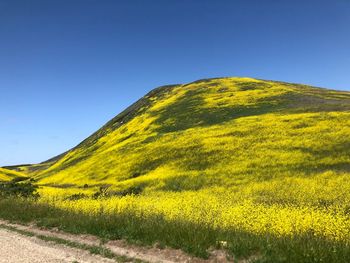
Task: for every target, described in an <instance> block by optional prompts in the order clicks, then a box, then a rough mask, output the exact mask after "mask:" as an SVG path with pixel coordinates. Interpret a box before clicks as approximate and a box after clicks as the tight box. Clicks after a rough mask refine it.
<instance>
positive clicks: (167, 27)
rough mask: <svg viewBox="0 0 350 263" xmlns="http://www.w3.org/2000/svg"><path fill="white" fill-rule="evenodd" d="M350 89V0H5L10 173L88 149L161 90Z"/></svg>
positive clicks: (0, 62)
mask: <svg viewBox="0 0 350 263" xmlns="http://www.w3.org/2000/svg"><path fill="white" fill-rule="evenodd" d="M219 76H250V77H257V78H263V79H274V80H283V81H289V82H298V83H307V84H311V85H315V86H322V87H329V88H334V89H344V90H350V1H348V0H328V1H322V0H314V1H313V0H299V1H298V0H290V1H287V0H285V1H282V0H264V1H262V0H255V1H254V0H242V1H238V0H236V1H235V0H231V1H224V0H222V1H220V0H218V1H216V0H212V1H206V0H198V1H195V0H173V1H170V0H159V1H155V0H154V1H152V0H148V1H144V0H140V1H128V0H125V1H117V0H110V1H107V0H98V1H97V0H95V1H93V0H84V1H79V0H42V1H37V0H30V1H27V0H22V1H18V0H0V166H1V165H10V164H18V163H35V162H40V161H44V160H46V159H48V158H50V157H52V156H55V155H57V154H59V153H61V152H63V151H65V150H67V149H69V148H71V147H72V146H74V145H76V144H77V143H79V142H80V141H81V140H83V139H84V138H85V137H87V136H88V135H90V134H91V133H92V132H94V131H95V130H97V129H98V128H99V127H100V126H101V125H103V124H104V123H105V122H106V121H108V120H109V119H110V118H112V117H113V116H114V115H116V114H117V113H119V112H120V111H121V110H123V109H124V108H125V107H127V106H128V105H130V104H131V103H132V102H133V101H135V100H137V99H138V98H139V97H141V96H142V95H144V94H145V93H146V92H147V91H149V90H151V89H152V88H154V87H157V86H160V85H164V84H171V83H185V82H190V81H193V80H196V79H200V78H207V77H219Z"/></svg>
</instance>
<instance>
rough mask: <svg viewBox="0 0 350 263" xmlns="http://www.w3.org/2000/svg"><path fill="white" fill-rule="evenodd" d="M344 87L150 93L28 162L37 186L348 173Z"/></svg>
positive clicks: (198, 87) (241, 81)
mask: <svg viewBox="0 0 350 263" xmlns="http://www.w3.org/2000/svg"><path fill="white" fill-rule="evenodd" d="M349 127H350V93H349V92H341V91H334V90H327V89H321V88H314V87H310V86H305V85H298V84H290V83H284V82H275V81H264V80H258V79H251V78H218V79H207V80H199V81H196V82H193V83H189V84H185V85H173V86H165V87H160V88H158V89H155V90H153V91H152V92H150V93H149V94H147V95H146V96H145V97H143V98H142V99H140V100H139V101H138V102H136V103H135V104H133V105H132V106H130V107H129V108H128V109H126V110H125V111H124V112H122V113H121V114H119V115H118V116H117V117H115V118H114V119H112V120H111V121H110V122H108V123H107V124H106V125H105V126H104V127H102V128H101V129H100V130H99V131H97V132H96V133H95V134H93V135H92V136H90V137H89V138H88V139H86V140H85V141H83V142H82V143H80V144H79V145H78V146H77V147H75V148H74V149H72V150H70V151H68V152H67V153H64V154H62V155H60V156H58V157H56V158H53V159H51V160H49V161H47V162H44V163H42V164H39V165H35V166H33V167H31V168H26V169H27V170H28V171H29V173H30V174H31V175H33V176H34V177H35V178H36V179H38V181H39V183H40V184H50V185H72V186H73V185H74V186H82V185H84V184H89V185H112V186H113V187H114V188H116V189H126V188H127V189H129V188H134V187H136V188H137V189H139V190H138V191H140V189H152V190H156V189H158V190H172V191H178V190H191V189H192V190H196V189H201V188H206V187H213V186H236V185H238V184H246V183H248V182H254V181H265V180H271V179H279V178H284V177H291V176H292V177H300V176H303V177H304V176H308V177H309V176H315V175H319V174H322V173H324V172H327V171H332V172H333V173H344V172H346V173H348V172H349V170H350V138H349V134H350V128H349Z"/></svg>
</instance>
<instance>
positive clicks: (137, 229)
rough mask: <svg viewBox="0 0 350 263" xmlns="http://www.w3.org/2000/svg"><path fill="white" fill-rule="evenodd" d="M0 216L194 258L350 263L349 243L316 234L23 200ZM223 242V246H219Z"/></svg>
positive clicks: (2, 204)
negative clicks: (213, 252) (223, 255)
mask: <svg viewBox="0 0 350 263" xmlns="http://www.w3.org/2000/svg"><path fill="white" fill-rule="evenodd" d="M0 217H1V218H3V219H7V220H11V221H16V222H21V223H29V222H35V223H36V224H37V225H38V226H44V227H49V228H50V227H58V228H59V229H61V230H64V231H67V232H71V233H84V234H92V235H96V236H99V237H101V238H104V239H121V238H123V239H126V240H128V241H129V242H133V243H138V244H143V245H152V244H154V243H156V242H157V243H158V244H159V245H160V246H170V247H173V248H181V249H183V250H184V251H186V252H189V253H191V254H194V255H196V256H201V257H204V258H205V257H207V256H208V249H209V248H219V247H220V245H219V244H220V243H221V244H223V243H224V244H225V245H224V248H225V249H227V250H228V252H229V253H230V254H231V255H234V257H235V258H250V257H254V258H256V262H350V246H349V243H348V242H347V241H334V240H333V241H330V240H326V239H324V238H319V237H317V236H315V235H314V233H312V232H309V233H304V234H302V235H299V236H295V235H294V236H288V235H286V236H283V237H276V236H275V235H272V234H265V235H258V234H253V233H249V232H247V231H239V230H234V229H232V230H222V229H220V228H219V227H218V228H216V229H215V228H213V227H210V226H208V225H205V224H196V223H191V222H188V221H185V220H183V221H179V220H175V221H168V220H165V219H164V217H162V216H145V215H142V214H138V215H136V214H133V213H132V212H131V211H129V212H126V211H124V212H123V213H120V214H114V215H111V214H106V213H104V212H103V211H101V212H100V213H99V214H95V215H86V214H83V213H76V212H73V211H67V210H63V209H59V208H55V207H53V206H50V205H47V204H43V203H37V202H32V201H25V200H20V199H3V200H0ZM220 241H224V242H220Z"/></svg>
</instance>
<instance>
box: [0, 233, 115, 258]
mask: <svg viewBox="0 0 350 263" xmlns="http://www.w3.org/2000/svg"><path fill="white" fill-rule="evenodd" d="M47 262H50V263H51V262H53V263H63V262H64V263H66V262H69V263H72V262H79V263H88V262H89V263H90V262H91V263H92V262H102V263H109V262H114V263H115V261H114V260H110V259H105V258H102V257H100V256H95V255H91V254H90V253H89V252H88V251H85V250H80V249H75V248H70V247H67V246H64V245H57V244H52V243H50V242H46V241H43V240H40V239H37V238H35V237H28V236H24V235H20V234H18V233H15V232H12V231H8V230H5V229H1V228H0V263H47Z"/></svg>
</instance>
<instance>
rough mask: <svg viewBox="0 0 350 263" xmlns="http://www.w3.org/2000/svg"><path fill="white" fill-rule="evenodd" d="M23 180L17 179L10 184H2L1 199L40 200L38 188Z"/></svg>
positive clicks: (0, 184) (0, 187)
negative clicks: (22, 198) (30, 198)
mask: <svg viewBox="0 0 350 263" xmlns="http://www.w3.org/2000/svg"><path fill="white" fill-rule="evenodd" d="M23 181H24V179H23V178H15V179H13V180H12V181H10V182H0V197H2V198H6V197H24V198H29V197H33V198H38V197H39V193H37V188H38V186H36V185H34V184H33V183H32V182H30V181H26V182H23Z"/></svg>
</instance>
